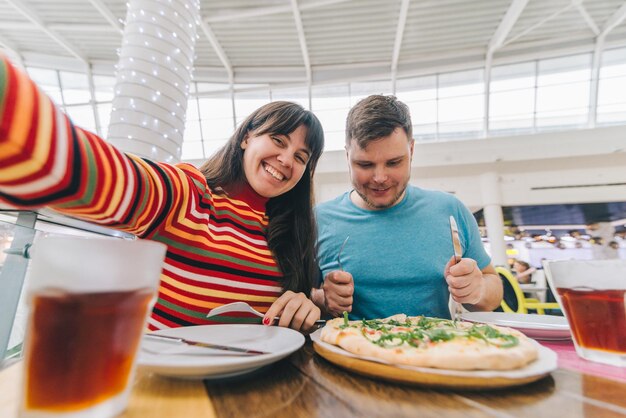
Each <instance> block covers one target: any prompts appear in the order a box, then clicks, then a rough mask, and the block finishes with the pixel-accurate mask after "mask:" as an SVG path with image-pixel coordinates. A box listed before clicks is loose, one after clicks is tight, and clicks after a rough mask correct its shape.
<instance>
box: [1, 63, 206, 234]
mask: <svg viewBox="0 0 626 418" xmlns="http://www.w3.org/2000/svg"><path fill="white" fill-rule="evenodd" d="M202 180H203V179H202ZM199 183H201V181H200V182H198V183H196V182H194V181H193V180H192V179H191V178H189V176H188V175H186V173H185V172H183V171H182V170H180V169H179V168H177V167H175V166H172V165H168V164H156V163H153V162H150V161H146V160H143V159H141V158H139V157H136V156H133V155H129V154H124V153H122V152H120V151H119V150H117V149H116V148H115V147H113V146H112V145H110V144H109V143H107V142H106V141H104V140H102V139H101V138H99V137H98V136H97V135H95V134H93V133H90V132H87V131H85V130H83V129H81V128H79V127H76V126H74V125H73V124H72V122H71V120H70V119H69V118H68V117H67V116H66V115H65V114H64V113H63V112H62V111H61V110H60V109H59V108H58V107H57V106H56V105H55V104H54V103H53V102H52V100H51V99H50V98H48V97H47V96H46V95H45V94H43V93H42V92H41V91H40V90H39V89H38V88H37V86H36V85H35V84H34V83H33V82H32V81H31V80H30V79H29V78H28V76H27V75H26V74H24V73H23V72H21V71H20V70H18V69H17V68H15V67H14V66H12V65H11V64H10V62H9V61H8V60H6V59H4V58H2V57H0V202H3V203H6V204H9V205H10V206H13V207H19V208H36V207H44V206H46V207H50V208H52V209H54V210H57V211H59V212H62V213H64V214H67V215H70V216H74V217H78V218H81V219H84V220H87V221H90V222H95V223H98V224H102V225H105V226H108V227H112V228H116V229H120V230H124V231H127V232H130V233H133V234H136V235H139V236H142V235H145V234H146V233H147V232H148V231H149V229H151V228H152V227H153V226H154V224H155V223H156V222H159V221H160V220H162V219H161V218H162V217H163V214H164V213H166V212H167V211H168V210H169V207H168V206H169V205H171V202H172V200H173V198H174V196H173V195H175V194H180V193H185V192H187V193H188V192H189V188H190V187H192V186H193V185H197V184H199ZM204 185H206V183H204Z"/></svg>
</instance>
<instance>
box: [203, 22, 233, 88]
mask: <svg viewBox="0 0 626 418" xmlns="http://www.w3.org/2000/svg"><path fill="white" fill-rule="evenodd" d="M200 27H201V28H202V32H204V35H205V36H206V37H207V39H208V40H209V42H210V43H211V46H212V47H213V50H214V51H215V53H216V54H217V57H218V58H219V59H220V62H221V63H222V65H223V66H224V68H226V72H227V73H228V80H229V82H230V84H233V83H234V82H235V71H234V70H233V66H232V64H231V63H230V60H229V59H228V55H226V52H225V51H224V48H222V45H220V42H219V41H218V40H217V37H216V36H215V33H213V30H212V29H211V27H210V26H209V24H208V23H207V22H206V21H203V20H201V21H200Z"/></svg>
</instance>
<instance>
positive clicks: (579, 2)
mask: <svg viewBox="0 0 626 418" xmlns="http://www.w3.org/2000/svg"><path fill="white" fill-rule="evenodd" d="M574 5H575V7H576V10H578V13H580V15H581V16H582V18H583V19H584V20H585V23H587V26H589V29H591V31H592V32H593V34H594V35H596V36H598V35H600V28H598V25H596V22H594V21H593V18H592V17H591V16H590V15H589V13H587V9H585V6H583V0H575V3H574Z"/></svg>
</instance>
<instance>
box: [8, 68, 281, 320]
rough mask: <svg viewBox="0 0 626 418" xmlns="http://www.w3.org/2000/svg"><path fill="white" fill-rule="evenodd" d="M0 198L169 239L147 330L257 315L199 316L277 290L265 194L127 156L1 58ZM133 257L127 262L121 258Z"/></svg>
mask: <svg viewBox="0 0 626 418" xmlns="http://www.w3.org/2000/svg"><path fill="white" fill-rule="evenodd" d="M0 202H1V203H3V204H5V205H6V204H9V205H10V206H13V207H18V208H33V207H43V206H46V207H50V208H52V209H54V210H56V211H59V212H61V213H64V214H66V215H70V216H74V217H77V218H81V219H84V220H87V221H90V222H94V223H98V224H101V225H105V226H107V227H110V228H115V229H119V230H122V231H126V232H130V233H133V234H136V235H137V236H139V237H141V238H145V239H151V240H155V241H159V242H163V243H165V244H166V245H167V247H168V250H167V256H166V259H165V264H164V268H163V272H162V274H161V285H160V289H159V297H158V301H157V303H156V306H155V308H154V311H153V313H152V316H151V318H150V319H149V327H150V328H151V329H162V328H168V327H177V326H185V325H199V324H211V323H224V322H259V321H260V319H259V318H256V317H252V316H250V315H247V314H232V315H231V316H221V317H216V318H211V319H210V320H209V319H206V318H205V316H206V314H207V313H208V312H209V311H210V310H211V309H212V308H214V307H217V306H220V305H222V304H225V303H230V302H234V301H246V302H248V303H249V304H250V305H252V306H253V307H255V308H256V309H258V310H259V311H261V312H265V311H267V309H268V308H269V306H270V305H271V304H272V302H274V301H275V300H276V298H277V297H278V296H280V294H281V293H282V288H281V285H280V278H281V273H280V271H279V269H278V266H277V264H276V262H275V260H274V258H273V257H272V254H271V253H270V250H269V248H268V245H267V240H266V235H265V231H266V228H267V224H268V219H267V216H266V215H265V203H266V199H264V198H263V197H261V196H259V195H258V194H256V193H255V192H254V191H253V190H252V189H251V188H249V187H248V188H246V189H244V190H242V191H241V192H240V193H238V194H237V195H230V196H229V195H227V194H226V193H214V192H213V191H212V190H211V189H210V188H209V187H208V185H207V182H206V180H205V178H204V176H203V175H202V174H201V173H200V172H199V171H198V170H197V169H196V168H194V167H193V166H191V165H189V164H177V165H171V164H163V163H155V162H152V161H148V160H145V159H142V158H139V157H136V156H133V155H127V154H124V153H122V152H120V151H119V150H117V149H116V148H114V147H113V146H111V145H110V144H108V143H107V142H105V141H103V140H102V139H100V138H98V137H97V136H96V135H94V134H92V133H90V132H87V131H84V130H82V129H80V128H78V127H75V126H74V125H72V123H71V121H70V120H69V119H68V118H67V117H66V116H65V115H64V114H63V113H62V111H61V110H60V109H59V108H58V107H56V106H55V105H54V104H53V103H52V101H51V100H50V99H49V98H48V97H47V96H46V95H45V94H42V93H41V92H40V91H39V90H38V88H37V87H36V85H35V84H34V83H33V82H32V81H31V80H30V79H29V78H28V77H27V76H26V75H25V74H24V73H22V72H21V71H19V70H17V69H16V68H14V67H13V66H12V65H11V64H10V63H9V62H8V61H7V60H6V59H3V58H2V57H1V56H0ZM128 262H129V263H132V262H133V260H128Z"/></svg>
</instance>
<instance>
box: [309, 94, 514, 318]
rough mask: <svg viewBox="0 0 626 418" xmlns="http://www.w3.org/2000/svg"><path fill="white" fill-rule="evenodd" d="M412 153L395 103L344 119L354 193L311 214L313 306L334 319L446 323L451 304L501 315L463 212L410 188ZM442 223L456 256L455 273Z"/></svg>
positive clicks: (374, 101)
mask: <svg viewBox="0 0 626 418" xmlns="http://www.w3.org/2000/svg"><path fill="white" fill-rule="evenodd" d="M413 145H414V140H413V138H412V124H411V117H410V114H409V109H408V107H407V106H406V105H405V104H404V103H402V102H400V101H398V100H397V99H396V98H395V97H393V96H379V95H376V96H369V97H367V98H365V99H363V100H361V101H360V102H359V103H357V104H356V105H355V106H354V107H353V108H352V109H351V110H350V113H349V114H348V120H347V124H346V154H347V157H348V163H349V171H350V178H351V182H352V187H353V190H351V191H350V192H347V193H345V194H343V195H341V196H339V197H337V198H336V199H334V200H332V201H329V202H326V203H323V204H320V205H318V207H317V208H316V216H317V223H318V246H319V249H318V256H319V265H320V270H321V272H322V277H323V283H322V285H321V287H320V288H319V289H313V293H312V296H313V300H314V301H315V302H316V303H317V304H318V306H320V307H321V308H323V309H325V310H326V312H327V313H329V314H331V315H333V316H337V315H340V314H341V313H342V312H343V311H347V312H351V313H350V317H351V318H352V319H360V318H381V317H386V316H390V315H393V314H397V313H405V314H408V315H427V316H434V317H442V318H450V311H449V308H448V301H449V297H450V295H452V298H453V299H454V300H456V301H458V302H460V303H463V305H464V306H465V307H466V308H467V309H469V310H487V311H490V310H493V309H495V308H497V307H498V306H499V305H500V301H501V300H502V283H501V281H500V278H499V277H498V275H497V273H496V271H495V269H494V268H493V266H492V265H491V264H490V261H491V260H490V258H489V256H488V255H487V253H486V252H485V250H484V248H483V245H482V242H481V240H480V234H479V231H478V226H477V224H476V221H475V219H474V217H473V216H472V214H471V213H470V211H469V210H468V209H467V208H466V207H465V206H464V205H463V204H462V203H461V202H460V201H459V200H458V199H457V198H455V197H454V196H452V195H450V194H447V193H443V192H438V191H430V190H423V189H420V188H418V187H414V186H410V185H409V179H410V173H411V160H412V158H413ZM450 216H454V218H455V219H456V221H457V223H458V227H459V235H460V240H461V246H462V247H463V258H462V259H461V261H460V262H458V263H456V264H455V263H454V260H453V257H452V254H453V247H452V240H451V236H450V224H449V218H450ZM348 236H349V237H350V239H349V240H348V242H347V243H346V245H345V248H344V250H343V252H342V254H341V266H339V264H338V262H337V253H338V252H339V249H340V248H341V246H342V243H343V242H344V240H345V239H346V237H348ZM340 267H341V268H342V269H343V270H341V269H340Z"/></svg>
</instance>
